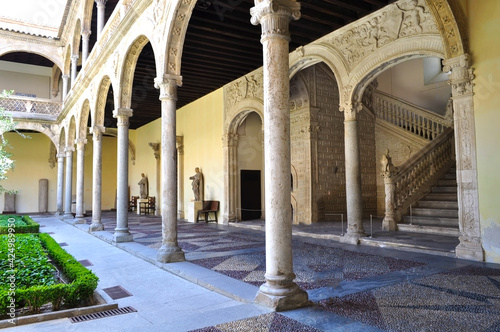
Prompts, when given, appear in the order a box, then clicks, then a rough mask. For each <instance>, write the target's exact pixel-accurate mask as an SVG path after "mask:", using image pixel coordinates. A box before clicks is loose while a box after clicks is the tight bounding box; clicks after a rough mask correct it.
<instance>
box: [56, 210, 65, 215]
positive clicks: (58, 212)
mask: <svg viewBox="0 0 500 332" xmlns="http://www.w3.org/2000/svg"><path fill="white" fill-rule="evenodd" d="M63 214H64V212H62V211H56V213H54V215H55V216H62V215H63Z"/></svg>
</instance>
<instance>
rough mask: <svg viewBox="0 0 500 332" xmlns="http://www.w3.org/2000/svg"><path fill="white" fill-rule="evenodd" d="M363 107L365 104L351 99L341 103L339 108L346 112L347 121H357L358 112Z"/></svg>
mask: <svg viewBox="0 0 500 332" xmlns="http://www.w3.org/2000/svg"><path fill="white" fill-rule="evenodd" d="M362 109H363V104H362V103H360V102H353V101H351V100H349V101H347V102H345V103H343V104H341V105H340V108H339V110H340V111H341V112H344V119H345V121H356V118H357V114H358V113H359V112H360V111H361V110H362Z"/></svg>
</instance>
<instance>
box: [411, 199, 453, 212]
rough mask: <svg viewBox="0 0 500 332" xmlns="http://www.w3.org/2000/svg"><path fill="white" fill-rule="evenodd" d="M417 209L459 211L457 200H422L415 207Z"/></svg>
mask: <svg viewBox="0 0 500 332" xmlns="http://www.w3.org/2000/svg"><path fill="white" fill-rule="evenodd" d="M415 207H416V208H436V209H457V210H458V202H457V201H455V200H447V201H437V200H429V201H426V200H422V201H418V202H417V204H416V205H415Z"/></svg>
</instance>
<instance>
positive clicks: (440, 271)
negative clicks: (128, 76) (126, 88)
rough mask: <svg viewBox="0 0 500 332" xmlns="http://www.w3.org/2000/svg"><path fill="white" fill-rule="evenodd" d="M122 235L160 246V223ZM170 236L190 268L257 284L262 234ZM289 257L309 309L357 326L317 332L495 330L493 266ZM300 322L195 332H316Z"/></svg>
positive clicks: (310, 248)
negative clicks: (359, 326) (357, 326)
mask: <svg viewBox="0 0 500 332" xmlns="http://www.w3.org/2000/svg"><path fill="white" fill-rule="evenodd" d="M113 219H114V215H103V223H104V225H105V227H106V229H108V230H110V229H112V228H114V227H115V226H114V224H113V223H114V220H113ZM129 228H130V231H131V233H132V234H133V235H134V241H136V242H137V243H141V244H143V245H145V246H148V247H152V248H159V247H160V244H161V219H160V218H158V217H149V216H147V217H144V216H142V217H135V216H133V217H131V218H130V219H129ZM178 231H179V235H178V240H179V246H180V247H181V248H182V249H183V250H184V251H185V252H186V256H187V257H188V260H189V261H190V262H191V263H194V264H197V265H200V266H203V267H205V268H207V269H211V270H213V271H216V272H219V273H221V274H224V275H227V276H229V277H232V278H235V279H238V280H241V281H244V282H246V283H249V284H252V285H255V286H259V285H261V284H262V283H263V282H264V273H265V249H264V246H265V243H264V233H263V232H260V231H253V230H244V229H235V228H234V227H230V228H228V227H225V226H222V225H215V224H205V223H199V224H190V223H186V222H179V224H178ZM293 255H294V272H295V274H296V282H297V284H298V285H300V286H301V287H302V288H303V289H305V290H306V291H308V293H309V298H310V300H311V301H312V303H313V308H314V309H315V310H322V311H324V312H327V313H329V314H332V315H333V316H332V317H338V320H339V321H342V320H347V321H351V322H353V323H361V324H364V325H362V326H365V327H364V328H363V327H361V328H357V329H345V328H344V329H334V328H332V329H324V330H332V331H333V330H335V331H337V330H338V331H368V330H369V331H401V332H407V331H416V332H417V331H418V332H420V331H433V332H434V331H450V332H451V331H460V332H462V331H463V332H465V331H474V332H475V331H484V332H489V331H500V266H499V265H494V264H486V263H475V262H469V261H460V260H456V259H451V258H447V257H440V256H433V255H424V254H416V253H401V252H398V251H394V250H392V251H390V250H386V251H384V250H379V249H378V248H376V249H375V248H366V247H365V248H361V247H360V246H347V245H342V244H340V243H332V241H326V240H318V239H310V240H308V239H304V238H300V239H299V238H294V241H293ZM303 322H307V319H306V317H304V319H300V318H297V317H296V316H294V318H290V317H287V314H286V313H283V314H279V313H272V314H267V315H261V316H257V317H253V318H250V319H245V320H241V321H234V322H230V323H226V324H221V325H218V326H212V327H206V328H204V329H200V330H196V331H199V332H209V331H322V330H321V329H317V328H315V327H314V326H310V325H307V324H305V323H303ZM331 323H332V326H336V325H335V322H333V321H332V322H331ZM366 327H369V329H367V328H366Z"/></svg>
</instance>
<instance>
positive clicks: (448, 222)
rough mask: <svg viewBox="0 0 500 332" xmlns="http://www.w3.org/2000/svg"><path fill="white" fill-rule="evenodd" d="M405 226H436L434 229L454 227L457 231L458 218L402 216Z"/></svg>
mask: <svg viewBox="0 0 500 332" xmlns="http://www.w3.org/2000/svg"><path fill="white" fill-rule="evenodd" d="M403 221H404V223H405V224H410V223H411V224H413V225H421V226H436V227H454V228H457V229H458V218H450V217H435V216H413V217H410V216H404V217H403Z"/></svg>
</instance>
